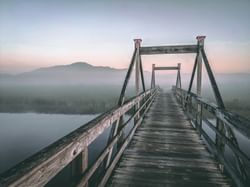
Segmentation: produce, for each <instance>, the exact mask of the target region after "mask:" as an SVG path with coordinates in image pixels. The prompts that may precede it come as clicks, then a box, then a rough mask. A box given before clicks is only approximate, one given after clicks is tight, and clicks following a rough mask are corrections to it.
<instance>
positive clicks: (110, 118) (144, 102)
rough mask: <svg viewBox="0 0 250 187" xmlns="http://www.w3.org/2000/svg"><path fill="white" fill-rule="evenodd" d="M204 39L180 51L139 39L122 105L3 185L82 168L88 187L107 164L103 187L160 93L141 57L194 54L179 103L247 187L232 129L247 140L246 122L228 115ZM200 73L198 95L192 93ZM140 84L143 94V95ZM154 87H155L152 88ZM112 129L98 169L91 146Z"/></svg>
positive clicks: (1, 179) (2, 179)
mask: <svg viewBox="0 0 250 187" xmlns="http://www.w3.org/2000/svg"><path fill="white" fill-rule="evenodd" d="M204 39H205V37H204V36H198V37H197V44H195V45H176V46H149V47H141V41H142V40H141V39H135V40H134V41H135V50H134V52H133V56H132V59H131V62H130V65H129V68H128V71H127V74H126V77H125V80H124V84H123V86H122V90H121V94H120V97H119V99H118V105H117V106H116V107H114V108H113V109H111V110H110V111H107V112H106V113H104V114H102V115H100V116H98V117H97V118H95V119H94V120H92V121H90V122H89V123H87V124H86V125H84V126H82V127H80V128H78V129H77V130H75V131H73V132H72V133H70V134H69V135H66V136H65V137H63V138H61V139H60V140H58V141H57V142H55V143H53V144H52V145H50V146H48V147H46V148H44V149H43V150H41V151H39V152H38V153H37V154H35V155H33V156H31V157H30V158H28V159H27V160H25V161H23V162H22V163H20V164H18V165H16V166H15V167H13V168H11V169H10V170H8V171H6V172H5V173H4V174H3V175H1V176H0V185H3V186H44V185H45V184H47V183H48V182H49V181H50V180H51V179H52V178H53V177H55V176H56V175H57V174H58V173H59V172H60V171H61V170H63V169H64V168H65V166H67V165H69V164H74V163H75V164H76V163H78V167H77V168H73V170H72V174H73V176H72V177H73V178H72V180H73V183H74V184H77V185H78V186H87V185H88V182H89V179H90V178H91V177H92V176H93V174H94V173H95V172H96V171H97V170H98V168H99V167H100V166H101V165H102V164H103V163H105V173H104V175H103V176H102V177H101V179H100V181H99V183H98V186H104V185H105V184H106V182H107V180H108V178H109V176H110V175H111V173H112V171H113V169H114V167H115V165H116V163H117V162H118V160H119V158H120V157H121V155H122V153H123V151H124V149H125V148H126V146H127V145H128V144H129V142H130V140H131V139H132V137H133V134H134V132H135V130H136V128H137V127H138V126H139V125H140V123H141V122H142V119H143V116H144V115H145V113H146V112H147V110H148V109H149V107H150V105H151V103H152V102H153V100H154V98H155V96H156V94H157V89H156V88H152V89H149V90H146V88H145V83H144V76H143V67H142V60H141V56H142V55H154V54H181V53H184V54H185V53H195V54H196V58H195V63H194V67H193V71H192V76H191V80H190V84H189V88H188V91H185V90H183V89H182V88H181V87H179V88H178V87H176V86H174V87H173V91H174V93H175V95H176V98H177V100H179V101H180V102H181V103H184V105H183V107H184V110H185V111H186V113H187V115H188V116H190V121H191V123H193V124H194V126H195V127H196V129H197V130H198V132H199V133H200V134H201V135H202V136H203V137H204V138H205V139H206V141H207V143H208V144H209V146H210V148H211V149H210V150H211V151H212V152H213V154H214V155H215V156H216V158H217V159H218V161H219V162H220V163H221V164H222V165H223V166H224V167H225V169H226V171H227V172H228V173H229V174H230V176H231V177H232V178H233V180H234V181H235V183H236V184H237V185H238V186H244V184H246V180H249V177H248V175H247V173H246V172H245V169H244V164H250V159H249V157H248V156H247V155H246V154H245V153H244V152H242V151H241V149H240V148H239V145H238V143H237V139H236V138H235V136H234V133H233V131H232V129H231V128H234V129H236V130H237V131H239V132H240V133H242V134H243V135H245V136H247V137H250V129H249V128H248V125H247V123H248V121H246V120H244V119H243V118H241V117H239V116H236V115H234V114H232V113H230V112H228V111H226V110H225V106H224V103H223V100H222V97H221V95H220V92H219V89H218V86H217V83H216V81H215V77H214V75H213V73H212V70H211V67H210V65H209V63H208V59H207V57H206V54H205V50H204ZM202 64H204V65H205V68H206V69H207V72H208V75H209V80H210V82H211V85H212V88H213V92H214V95H215V98H216V102H217V106H215V105H212V104H210V103H208V102H206V101H205V100H203V99H202V98H201V68H202ZM134 66H135V86H136V94H137V95H136V96H135V97H134V98H131V99H129V100H126V99H125V93H126V89H127V85H128V82H129V79H130V77H131V74H132V71H133V67H134ZM195 72H197V75H198V76H197V93H196V94H195V93H192V92H191V88H192V84H193V80H194V75H195ZM140 79H141V86H142V93H141V92H140ZM154 85H155V83H154ZM132 109H133V110H134V112H133V114H132V115H131V117H130V118H129V119H128V120H127V121H126V122H124V120H123V115H125V114H126V113H127V112H128V111H131V110H132ZM203 110H206V111H207V112H209V113H210V114H211V115H213V116H215V117H216V121H217V122H216V126H214V125H213V124H212V123H211V122H210V121H209V120H208V119H206V118H205V117H204V112H203ZM131 120H134V124H135V125H134V126H133V128H132V129H131V131H130V133H129V134H128V135H127V137H126V138H125V140H124V139H123V140H122V142H121V145H120V146H119V147H118V148H119V149H118V151H117V152H116V153H115V156H114V157H112V154H113V147H114V145H116V144H117V142H118V141H119V140H120V137H122V136H123V130H124V129H125V127H126V125H127V124H128V123H129V122H130V121H131ZM202 121H205V122H206V123H207V125H208V126H209V127H210V128H211V129H212V130H213V131H214V132H215V133H216V142H215V143H214V142H213V141H212V140H211V139H210V137H209V136H208V135H207V134H206V132H205V131H204V130H203V129H202ZM108 127H112V130H111V133H110V138H109V141H108V144H107V146H106V147H105V148H104V150H103V151H102V153H101V154H100V155H99V156H98V158H97V160H96V161H95V163H94V164H93V165H91V166H89V165H88V146H89V145H90V144H91V143H92V142H93V141H94V140H95V139H96V138H97V137H99V135H100V134H101V133H102V132H103V131H104V130H105V129H107V128H108ZM225 145H227V146H228V147H229V148H230V149H231V150H233V152H234V154H235V155H236V156H237V165H238V167H239V174H237V173H236V172H235V171H234V170H232V168H231V165H230V163H228V162H227V161H226V160H225V158H224V154H223V153H224V151H225Z"/></svg>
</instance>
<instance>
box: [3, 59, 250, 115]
mask: <svg viewBox="0 0 250 187" xmlns="http://www.w3.org/2000/svg"><path fill="white" fill-rule="evenodd" d="M126 72H127V70H126V69H122V70H118V69H113V68H109V67H96V66H91V65H89V64H87V63H74V64H71V65H67V66H55V67H50V68H41V69H38V70H35V71H32V72H28V73H23V74H20V75H15V76H10V75H1V76H0V112H37V113H63V114H92V113H101V112H104V111H107V110H108V109H110V108H112V107H113V106H115V105H116V103H117V100H118V98H119V94H120V91H121V88H122V84H123V81H124V78H125V75H126ZM144 77H145V83H146V87H147V88H149V85H150V79H151V72H144ZM190 77H191V75H190V74H181V78H182V88H184V89H187V88H188V85H189V81H190ZM215 78H216V80H217V83H218V86H219V89H220V91H221V95H222V97H223V99H224V102H225V105H226V107H227V109H228V110H231V111H233V112H236V113H238V114H241V115H243V116H245V117H248V118H250V99H249V95H250V74H216V75H215ZM202 79H203V84H202V95H203V97H205V98H206V99H207V100H209V101H210V102H214V103H215V99H214V96H213V91H212V87H211V85H210V83H209V78H208V76H207V75H206V72H203V78H202ZM175 81H176V74H174V73H171V74H162V73H158V72H157V73H156V84H158V85H159V86H160V87H161V88H163V89H164V90H170V89H171V87H172V85H175ZM134 82H135V80H134V74H133V75H132V76H131V80H130V82H129V86H128V89H127V92H126V96H127V98H129V97H131V96H133V95H135V89H134V87H135V86H134ZM195 83H196V77H195V79H194V84H193V89H192V91H193V92H195V90H196V84H195Z"/></svg>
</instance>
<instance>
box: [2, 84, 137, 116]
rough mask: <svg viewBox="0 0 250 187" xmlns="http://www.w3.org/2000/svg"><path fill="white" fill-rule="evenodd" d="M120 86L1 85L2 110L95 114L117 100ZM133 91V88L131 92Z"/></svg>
mask: <svg viewBox="0 0 250 187" xmlns="http://www.w3.org/2000/svg"><path fill="white" fill-rule="evenodd" d="M120 89H121V88H120V86H98V87H97V86H86V85H85V86H79V85H75V86H67V87H66V86H54V87H51V86H34V85H33V86H19V87H18V86H15V87H0V112H7V113H22V112H36V113H58V114H59V113H60V114H95V113H102V112H105V111H107V110H109V109H111V108H112V107H114V106H115V105H116V104H117V100H118V97H119V94H120ZM127 95H128V97H130V96H131V95H132V93H131V91H128V93H127Z"/></svg>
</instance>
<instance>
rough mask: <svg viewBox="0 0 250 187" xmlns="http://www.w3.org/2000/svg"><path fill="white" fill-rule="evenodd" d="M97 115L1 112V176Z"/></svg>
mask: <svg viewBox="0 0 250 187" xmlns="http://www.w3.org/2000/svg"><path fill="white" fill-rule="evenodd" d="M96 116H97V115H61V114H36V113H23V114H9V113H0V123H1V124H0V173H2V172H3V171H5V170H7V169H9V168H10V167H12V166H14V165H15V164H17V163H19V162H20V161H22V160H24V159H25V158H28V157H29V156H31V155H32V154H34V153H35V152H37V151H39V150H41V149H42V148H44V147H46V146H48V145H49V144H51V143H53V142H55V141H56V140H58V139H60V138H61V137H63V136H65V135H67V134H68V133H70V132H72V131H73V130H75V129H77V128H78V127H80V126H82V125H83V124H85V123H87V122H88V121H90V120H91V119H93V118H95V117H96Z"/></svg>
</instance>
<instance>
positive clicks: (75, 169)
mask: <svg viewBox="0 0 250 187" xmlns="http://www.w3.org/2000/svg"><path fill="white" fill-rule="evenodd" d="M87 168H88V147H85V148H84V150H83V151H82V152H81V153H80V154H79V155H78V156H77V157H76V158H75V159H74V160H73V161H72V163H71V180H72V182H73V183H75V182H77V181H78V180H79V178H80V177H81V176H82V174H83V173H84V172H85V171H86V170H87ZM87 186H88V181H87V182H86V185H84V187H87Z"/></svg>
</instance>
